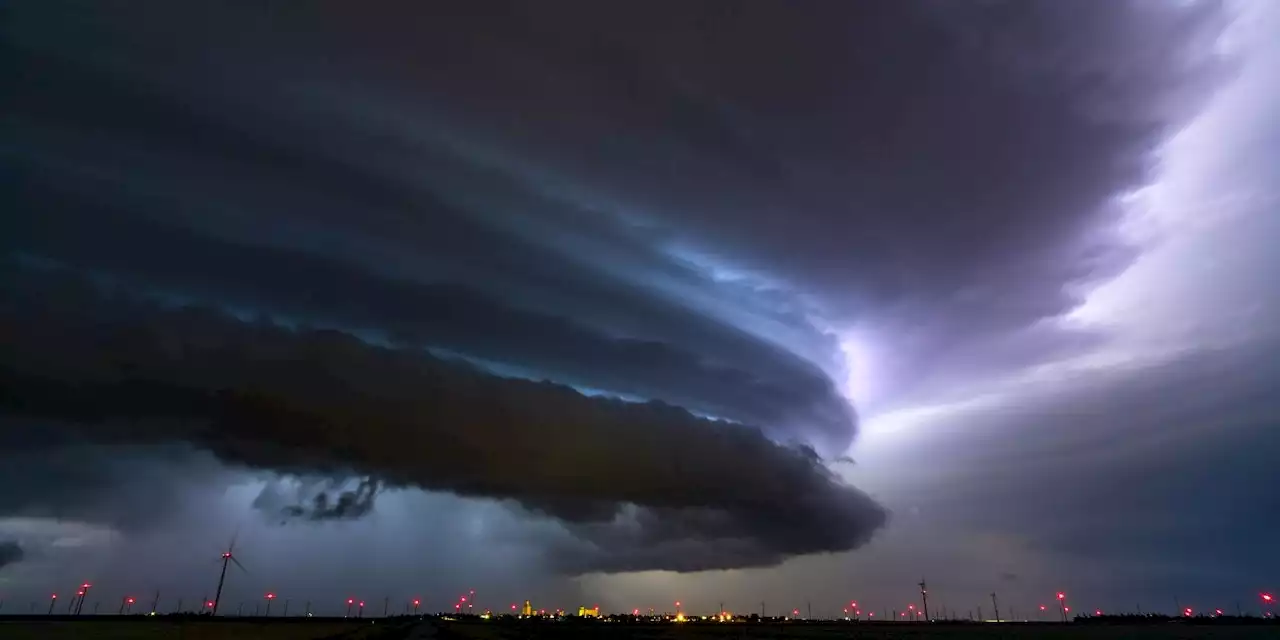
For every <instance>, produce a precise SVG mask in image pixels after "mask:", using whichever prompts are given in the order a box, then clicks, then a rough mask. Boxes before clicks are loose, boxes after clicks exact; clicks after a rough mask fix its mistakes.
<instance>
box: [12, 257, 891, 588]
mask: <svg viewBox="0 0 1280 640" xmlns="http://www.w3.org/2000/svg"><path fill="white" fill-rule="evenodd" d="M6 280H7V282H6V286H5V288H4V290H3V291H4V296H5V304H4V308H6V309H10V310H12V311H11V312H8V313H6V314H5V316H4V317H3V319H2V320H0V324H3V326H4V327H5V330H4V332H3V335H4V337H3V338H0V350H2V351H0V363H3V377H4V383H3V384H2V385H0V389H3V391H2V392H0V398H2V400H0V402H2V403H3V407H4V409H5V411H6V412H8V413H11V414H16V415H20V416H28V417H32V418H51V419H58V420H60V421H63V422H65V423H67V424H72V425H77V429H78V432H79V435H80V436H81V437H85V438H88V439H90V440H93V441H98V442H122V443H152V442H160V443H164V442H186V443H191V444H194V445H196V446H198V447H201V448H204V449H208V450H210V451H213V452H214V453H216V454H217V455H218V456H220V457H222V458H223V459H225V460H228V461H232V462H236V463H239V464H246V465H250V466H255V467H260V468H264V469H272V470H276V471H279V472H283V473H297V474H302V475H306V474H313V475H314V474H342V473H347V474H368V475H371V476H373V477H374V478H377V479H378V480H379V481H381V482H385V483H387V484H388V485H392V486H416V487H420V488H424V489H432V490H443V491H450V492H454V493H457V494H459V495H463V496H475V497H490V498H504V499H511V500H514V501H516V502H520V503H526V504H527V505H528V506H529V508H531V509H533V510H537V511H541V512H544V513H547V514H549V515H552V516H554V517H559V518H562V519H564V520H566V521H567V523H568V525H567V526H570V527H571V528H572V527H579V526H582V527H593V528H592V529H591V531H592V532H593V535H590V536H586V538H588V539H589V540H590V542H592V543H593V544H595V545H597V546H598V549H599V559H598V562H595V563H582V564H578V565H575V566H574V567H572V570H575V571H586V570H592V569H597V570H615V569H619V568H628V569H634V568H641V567H644V568H673V569H679V570H693V569H707V568H727V567H740V566H759V565H770V564H775V563H777V562H780V561H781V560H783V559H785V558H787V557H789V556H792V555H798V554H804V553H815V552H830V551H841V550H846V549H851V548H854V547H857V546H859V545H861V544H862V543H864V542H866V541H867V540H868V539H869V538H870V536H871V535H872V533H873V532H874V531H875V530H876V529H878V528H879V527H880V526H881V525H882V524H883V523H884V521H885V513H884V511H883V510H882V509H881V508H880V507H879V506H878V505H876V504H875V502H874V501H872V500H871V499H870V498H869V497H868V496H866V495H865V494H864V493H862V492H860V491H858V490H856V489H854V488H853V487H850V486H848V485H846V484H844V483H842V482H841V481H839V480H838V479H837V478H836V477H835V475H834V474H832V473H831V472H830V471H829V470H827V469H826V468H825V467H824V466H823V464H822V462H821V460H820V459H819V458H818V457H817V456H816V454H814V453H813V451H812V450H810V449H805V448H792V447H788V446H783V445H778V444H775V443H774V442H771V441H770V440H768V439H767V438H765V437H764V435H763V433H762V432H760V431H759V430H758V429H755V428H752V427H746V426H741V425H733V424H727V423H718V422H714V421H709V420H704V419H700V418H697V417H694V416H692V415H690V414H689V413H688V412H687V411H685V410H683V409H680V408H678V407H674V406H670V405H666V404H662V403H657V402H650V403H645V404H632V403H625V402H621V401H616V400H609V399H603V398H588V397H585V396H582V395H581V394H579V393H577V392H575V391H573V390H571V389H568V388H566V387H563V386H558V385H554V384H551V383H546V382H542V383H537V382H528V381H523V380H513V379H503V378H498V377H495V376H492V375H489V374H485V373H483V372H480V371H478V370H475V369H473V368H470V367H466V366H464V365H461V364H459V363H451V362H445V361H440V360H438V359H435V358H432V357H430V356H428V355H426V354H424V353H412V352H407V351H400V350H392V349H385V348H378V347H373V346H370V345H368V344H366V343H363V342H361V341H359V340H357V339H356V338H354V337H352V336H349V335H346V334H342V333H340V332H336V331H327V330H318V331H307V330H300V331H290V330H285V329H281V328H278V327H276V326H272V325H268V324H257V325H253V324H244V323H241V322H238V321H236V320H234V319H231V318H229V317H227V316H225V315H221V314H218V313H216V312H210V311H206V310H201V309H198V308H179V309H170V310H165V309H163V308H161V307H159V306H158V305H156V304H154V303H150V302H147V301H145V300H141V299H138V298H135V297H132V296H130V295H128V294H127V293H125V292H123V291H119V290H116V291H112V292H107V293H100V292H99V291H98V290H97V288H96V287H95V285H93V284H90V283H88V282H87V281H84V280H82V279H78V278H75V277H70V276H68V275H66V274H64V273H61V272H43V273H38V274H37V273H36V272H30V271H21V272H19V271H16V270H15V271H11V272H10V274H9V277H7V278H6ZM374 487H375V485H374V484H372V483H371V484H370V485H368V490H367V491H363V492H362V493H360V494H354V493H353V494H352V498H351V499H350V500H344V499H343V498H342V497H341V496H339V497H338V498H337V500H336V501H335V502H334V503H330V502H329V500H328V499H327V498H326V499H324V500H321V501H314V502H313V504H312V505H310V506H309V507H308V508H304V509H300V510H299V511H298V513H299V515H303V514H306V513H308V512H309V513H311V514H312V515H314V516H318V517H330V516H333V515H334V514H336V513H337V512H339V511H343V510H346V512H350V510H351V509H355V510H359V509H360V508H362V505H364V504H371V502H370V501H371V499H372V494H373V488H374ZM362 496H363V497H362ZM558 504H564V505H568V506H567V508H564V509H560V508H557V506H556V505H558ZM582 505H594V506H593V507H592V508H588V509H584V508H583V507H582ZM602 505H607V507H606V508H601V506H602ZM631 509H634V510H636V511H635V513H636V514H638V515H637V517H635V518H633V519H630V520H628V519H627V515H628V510H631ZM784 516H785V517H784ZM610 525H612V526H610ZM623 530H625V531H627V532H628V534H629V535H626V536H623V535H620V534H619V532H621V531H623ZM595 532H604V533H603V534H601V535H594V533H595ZM672 548H678V549H679V550H681V551H683V552H685V554H683V555H681V556H671V555H669V554H668V553H666V552H667V551H669V550H671V549H672ZM655 551H662V553H656V552H655Z"/></svg>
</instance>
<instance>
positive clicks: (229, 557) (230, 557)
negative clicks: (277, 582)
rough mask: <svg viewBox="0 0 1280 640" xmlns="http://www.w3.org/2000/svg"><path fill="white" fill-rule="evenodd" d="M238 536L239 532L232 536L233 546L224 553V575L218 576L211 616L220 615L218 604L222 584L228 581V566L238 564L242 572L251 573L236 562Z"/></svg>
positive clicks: (220, 597) (220, 598)
mask: <svg viewBox="0 0 1280 640" xmlns="http://www.w3.org/2000/svg"><path fill="white" fill-rule="evenodd" d="M238 535H239V532H237V533H236V534H235V535H232V536H231V544H229V545H227V550H226V551H224V552H222V573H221V574H219V575H218V591H217V592H216V593H214V595H213V611H211V612H210V615H215V616H216V615H218V604H220V603H221V602H222V584H223V583H224V582H226V580H227V564H228V563H231V562H234V563H236V567H238V568H239V569H240V570H241V571H243V572H245V573H249V570H248V569H245V568H244V565H242V564H240V561H239V560H236V557H235V555H234V552H235V550H236V537H237V536H238Z"/></svg>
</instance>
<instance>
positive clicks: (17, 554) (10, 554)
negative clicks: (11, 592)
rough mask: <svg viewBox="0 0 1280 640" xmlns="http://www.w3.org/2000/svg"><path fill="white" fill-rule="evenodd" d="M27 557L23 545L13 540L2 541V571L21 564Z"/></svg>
mask: <svg viewBox="0 0 1280 640" xmlns="http://www.w3.org/2000/svg"><path fill="white" fill-rule="evenodd" d="M25 555H26V554H25V553H23V551H22V545H20V544H18V543H17V542H14V541H13V540H0V569H4V568H5V567H6V566H8V565H11V564H17V563H19V562H21V561H22V558H23V556H25Z"/></svg>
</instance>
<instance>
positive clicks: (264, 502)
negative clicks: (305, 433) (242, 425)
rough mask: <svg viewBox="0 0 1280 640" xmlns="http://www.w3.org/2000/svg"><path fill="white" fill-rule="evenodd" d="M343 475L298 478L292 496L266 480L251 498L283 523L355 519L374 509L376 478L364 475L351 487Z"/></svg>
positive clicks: (255, 506) (377, 485)
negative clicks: (324, 479) (338, 476)
mask: <svg viewBox="0 0 1280 640" xmlns="http://www.w3.org/2000/svg"><path fill="white" fill-rule="evenodd" d="M346 484H348V483H347V482H346V480H345V479H329V480H327V481H320V482H301V483H299V484H298V486H296V487H295V491H294V492H293V493H294V495H293V496H292V497H289V496H286V495H283V493H282V491H281V487H278V486H276V484H268V485H267V486H266V487H264V488H263V489H262V492H261V493H259V494H258V497H257V498H255V499H254V501H253V507H254V508H255V509H260V510H262V511H264V512H265V513H266V514H267V515H268V516H270V517H273V518H275V519H279V520H280V521H281V522H282V523H285V522H288V521H290V520H296V519H301V520H310V521H313V522H315V521H321V520H356V519H358V518H363V517H364V516H366V515H368V514H369V513H370V512H371V511H373V506H374V503H375V501H376V498H377V496H378V489H379V484H378V481H377V479H375V478H363V479H361V480H359V481H358V483H357V484H356V486H355V487H354V488H347V487H346V486H344V485H346Z"/></svg>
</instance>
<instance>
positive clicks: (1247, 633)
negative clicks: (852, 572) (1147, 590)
mask: <svg viewBox="0 0 1280 640" xmlns="http://www.w3.org/2000/svg"><path fill="white" fill-rule="evenodd" d="M538 638H555V639H556V640H782V639H783V638H795V639H797V640H850V639H858V638H865V639H866V640H881V639H883V640H897V639H903V640H912V639H920V640H924V639H926V638H941V639H952V640H967V639H970V638H972V639H975V640H977V639H984V640H985V639H989V640H996V639H1000V638H1010V639H1021V638H1028V639H1030V638H1047V639H1050V640H1053V639H1055V638H1061V639H1063V640H1066V639H1079V640H1083V639H1085V638H1090V639H1092V638H1101V639H1103V640H1108V639H1112V638H1114V639H1116V640H1119V639H1121V638H1124V639H1134V640H1145V639H1150V640H1166V639H1167V640H1182V639H1191V638H1197V639H1199V638H1208V639H1223V640H1235V639H1240V640H1245V639H1250V640H1251V639H1254V638H1258V639H1262V638H1280V626H1276V625H1266V626H1264V625H1261V624H1259V625H1255V626H1246V625H1234V626H1229V625H1212V624H1208V625H1194V624H1176V623H1152V624H1132V625H1092V624H1072V625H1056V624H1019V623H1006V624H955V625H947V624H909V623H907V624H895V623H888V624H885V623H870V624H861V625H806V624H786V623H782V624H746V623H730V624H722V625H721V624H695V625H684V624H641V625H632V624H616V623H615V624H564V623H545V624H541V623H540V624H523V625H521V624H511V625H503V624H494V623H481V622H446V623H442V625H441V629H440V640H535V639H538Z"/></svg>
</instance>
